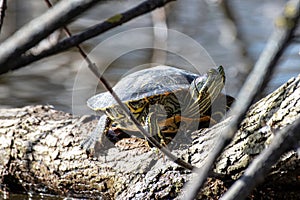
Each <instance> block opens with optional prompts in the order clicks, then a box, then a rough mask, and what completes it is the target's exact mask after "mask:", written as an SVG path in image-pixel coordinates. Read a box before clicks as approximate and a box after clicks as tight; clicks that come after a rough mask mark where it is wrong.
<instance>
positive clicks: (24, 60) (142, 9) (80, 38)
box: [0, 0, 174, 74]
mask: <svg viewBox="0 0 300 200" xmlns="http://www.w3.org/2000/svg"><path fill="white" fill-rule="evenodd" d="M171 1H174V0H148V1H145V2H143V3H141V4H139V5H138V6H136V7H134V8H132V9H130V10H127V11H125V12H123V13H120V14H116V15H114V16H112V17H110V18H108V19H106V20H105V21H104V22H102V23H100V24H97V25H94V26H92V27H90V28H89V29H87V30H86V31H84V32H82V33H78V34H75V35H73V36H72V37H70V38H65V39H63V40H62V41H60V42H59V43H57V44H56V45H55V46H53V47H52V48H51V49H48V50H45V51H43V52H41V53H40V54H38V55H23V56H20V58H19V59H16V58H15V59H14V60H10V62H6V63H5V65H6V67H5V68H4V69H0V74H3V73H5V72H7V71H9V70H15V69H19V68H21V67H23V66H25V65H28V64H30V63H32V62H35V61H37V60H40V59H42V58H44V57H47V56H50V55H54V54H57V53H60V52H62V51H65V50H67V49H69V48H71V47H74V46H76V45H78V44H80V43H82V42H84V41H85V40H88V39H90V38H92V37H95V36H97V35H99V34H101V33H104V32H106V31H108V30H110V29H112V28H114V27H116V26H120V25H122V24H124V23H125V22H128V21H130V20H131V19H134V18H136V17H138V16H141V15H143V14H146V13H148V12H150V11H152V10H154V9H156V8H159V7H162V6H164V5H165V4H166V3H168V2H171ZM0 48H1V46H0ZM0 57H1V54H0ZM1 65H3V64H2V62H1V60H0V66H1Z"/></svg>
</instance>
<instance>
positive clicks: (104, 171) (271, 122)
mask: <svg viewBox="0 0 300 200" xmlns="http://www.w3.org/2000/svg"><path fill="white" fill-rule="evenodd" d="M299 113H300V76H298V77H297V78H295V79H291V80H290V81H288V82H287V83H286V84H284V85H283V86H282V87H280V88H279V89H277V90H276V91H274V92H273V93H272V94H270V95H269V96H267V97H265V98H263V99H261V100H260V101H258V102H257V103H255V104H254V105H252V107H251V109H250V111H249V112H248V114H247V116H246V118H245V120H244V121H243V122H242V124H241V127H240V130H239V131H238V132H237V134H236V136H235V138H234V140H233V142H232V143H231V144H230V145H228V146H227V148H226V150H225V151H224V152H223V154H222V155H221V156H220V158H219V159H218V162H217V163H216V164H215V169H214V171H215V172H217V173H219V174H220V177H214V178H209V179H208V181H207V183H206V186H205V188H204V189H203V190H202V192H201V194H199V198H203V199H204V198H205V199H216V198H218V197H220V196H221V195H222V194H223V193H224V192H225V191H226V189H227V188H228V187H229V186H230V184H231V183H232V181H234V180H236V179H237V178H238V177H239V176H240V175H241V174H242V173H243V171H244V170H245V168H246V167H247V166H248V165H249V163H250V162H251V161H252V160H253V158H254V157H255V156H256V155H258V154H259V153H260V152H261V151H262V150H263V149H264V148H266V147H267V146H268V144H269V143H270V142H271V141H272V138H273V136H274V134H276V130H277V129H281V128H283V127H286V126H287V125H289V124H291V123H293V121H295V120H296V119H298V118H299V116H300V114H299ZM229 121H230V117H229V118H227V119H226V120H224V121H223V122H221V123H218V124H217V125H215V126H213V127H211V128H209V129H202V130H200V131H198V132H197V133H193V134H192V135H193V142H192V144H190V145H187V146H183V147H182V148H180V149H176V150H173V153H175V154H176V155H178V156H179V157H181V158H183V159H185V160H186V161H188V162H190V163H192V164H193V165H195V166H197V167H201V166H202V165H203V163H204V162H205V158H206V157H207V156H208V154H209V152H210V151H211V150H212V148H213V147H214V142H215V139H216V138H217V137H219V135H218V134H219V133H220V132H221V131H220V130H221V129H223V128H224V127H226V125H227V124H228V123H229ZM96 124H97V119H96V118H95V117H93V116H81V117H80V116H72V115H70V114H68V113H64V112H60V111H56V110H54V109H53V108H52V107H51V106H27V107H24V108H15V109H1V110H0V141H1V144H0V152H1V155H2V156H1V158H0V173H1V179H0V183H1V185H2V188H4V189H5V190H8V191H11V192H28V191H31V192H42V193H50V194H59V195H64V196H77V197H99V196H101V197H103V198H104V199H127V198H142V199H162V198H179V197H180V196H181V195H182V189H183V185H184V184H185V183H186V182H187V181H189V180H191V178H192V177H193V176H194V174H192V173H191V172H190V171H188V170H185V169H183V168H181V167H179V166H177V165H176V164H174V163H173V162H172V161H170V160H168V159H167V158H165V157H163V156H162V155H161V153H159V152H158V150H157V149H155V148H152V149H151V148H145V145H144V142H143V141H142V140H139V139H132V138H131V140H132V142H134V143H135V144H139V143H140V145H136V147H135V148H133V149H122V148H121V147H118V148H117V147H115V146H113V147H111V148H110V149H108V150H107V152H106V154H100V155H99V157H98V158H97V159H96V158H91V157H89V156H88V154H87V152H86V151H85V150H83V149H81V148H80V143H81V142H82V141H83V140H84V139H85V138H86V136H87V135H88V134H89V133H90V132H91V131H92V130H93V129H94V127H95V126H96ZM117 146H118V145H117ZM221 174H223V175H224V176H221ZM299 177H300V161H299V158H298V155H297V153H296V152H295V151H290V152H287V153H286V155H284V156H283V157H282V159H281V160H280V161H279V162H278V163H277V164H276V165H275V166H274V167H273V169H272V172H271V173H270V175H269V176H268V178H267V180H266V181H265V182H264V184H263V185H261V186H259V187H257V189H256V191H254V192H253V194H252V196H250V198H251V199H258V198H260V197H261V196H262V195H264V194H268V197H270V198H283V197H284V198H288V199H296V198H299V197H300V191H299V190H297V188H299V185H300V180H299Z"/></svg>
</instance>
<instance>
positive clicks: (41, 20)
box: [0, 0, 100, 74]
mask: <svg viewBox="0 0 300 200" xmlns="http://www.w3.org/2000/svg"><path fill="white" fill-rule="evenodd" d="M98 1H100V0H76V1H74V0H65V1H60V2H59V3H57V4H56V5H55V6H54V7H53V8H52V9H50V10H49V11H48V12H46V13H45V14H43V15H41V16H40V17H38V18H36V19H34V20H32V21H31V22H30V23H28V24H27V25H26V26H24V27H23V28H21V29H20V30H19V31H17V32H16V33H15V34H14V35H13V36H11V37H10V38H8V39H7V40H5V41H4V42H3V43H2V44H1V45H0V66H1V67H0V74H3V73H5V72H8V71H9V70H10V69H11V68H10V67H11V66H10V65H9V62H11V61H13V60H15V59H16V58H19V57H20V56H21V54H23V53H25V52H26V51H27V50H29V49H30V48H31V47H33V46H35V45H36V44H37V43H38V42H40V41H41V40H42V39H44V38H46V37H48V36H49V35H50V34H51V33H52V32H53V31H55V30H56V29H58V28H59V27H61V26H63V25H65V24H66V23H67V22H69V21H70V20H71V19H73V18H74V17H76V16H78V15H79V14H81V13H83V12H84V11H85V10H87V9H88V8H90V7H91V6H92V5H94V4H95V3H97V2H98Z"/></svg>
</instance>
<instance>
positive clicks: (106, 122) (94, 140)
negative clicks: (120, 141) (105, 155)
mask: <svg viewBox="0 0 300 200" xmlns="http://www.w3.org/2000/svg"><path fill="white" fill-rule="evenodd" d="M111 123H112V122H111V120H110V119H109V118H108V117H107V116H106V115H103V116H101V117H100V119H99V121H98V124H97V126H96V128H95V129H94V130H93V132H92V133H91V134H90V135H89V136H88V138H87V139H86V140H85V141H84V142H82V143H81V147H82V148H84V149H86V150H87V151H88V153H89V154H93V155H94V154H98V153H101V152H98V151H99V150H100V151H101V149H102V150H103V148H101V147H102V146H104V141H105V136H106V134H107V131H108V129H109V127H110V126H111Z"/></svg>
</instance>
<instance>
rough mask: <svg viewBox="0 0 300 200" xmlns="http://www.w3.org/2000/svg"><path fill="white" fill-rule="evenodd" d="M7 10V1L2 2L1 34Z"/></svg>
mask: <svg viewBox="0 0 300 200" xmlns="http://www.w3.org/2000/svg"><path fill="white" fill-rule="evenodd" d="M6 8H7V2H6V0H0V32H1V29H2V25H3V20H4V17H5V10H6Z"/></svg>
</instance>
